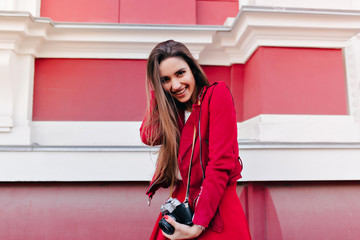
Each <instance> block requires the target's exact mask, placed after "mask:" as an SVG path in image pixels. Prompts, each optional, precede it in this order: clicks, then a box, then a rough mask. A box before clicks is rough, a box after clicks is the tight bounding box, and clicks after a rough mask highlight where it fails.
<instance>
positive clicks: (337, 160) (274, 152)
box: [0, 142, 360, 182]
mask: <svg viewBox="0 0 360 240" xmlns="http://www.w3.org/2000/svg"><path fill="white" fill-rule="evenodd" d="M154 151H156V149H151V148H148V147H104V146H103V147H91V146H84V147H56V146H49V147H44V146H37V145H33V146H7V147H6V146H5V147H4V146H2V147H0V181H6V182H13V181H149V180H150V179H151V177H152V173H153V171H154V166H155V162H156V157H157V156H156V155H155V154H154V153H155V152H154ZM240 156H241V158H242V160H243V163H244V170H243V173H242V175H243V178H242V179H241V180H240V181H243V182H247V181H332V180H360V173H359V171H358V169H359V167H360V161H359V159H360V144H346V145H344V144H338V143H331V144H327V143H322V144H306V145H304V144H288V143H266V144H265V143H254V142H246V143H245V142H244V143H241V144H240Z"/></svg>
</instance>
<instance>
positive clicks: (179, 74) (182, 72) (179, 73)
mask: <svg viewBox="0 0 360 240" xmlns="http://www.w3.org/2000/svg"><path fill="white" fill-rule="evenodd" d="M184 73H185V71H179V72H178V73H177V75H178V76H181V75H183V74H184Z"/></svg>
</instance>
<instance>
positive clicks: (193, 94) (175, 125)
mask: <svg viewBox="0 0 360 240" xmlns="http://www.w3.org/2000/svg"><path fill="white" fill-rule="evenodd" d="M147 79H148V89H147V90H148V91H150V89H152V91H151V94H149V95H151V96H152V99H151V100H150V99H149V101H148V110H147V113H146V116H145V119H144V121H143V124H142V126H141V128H140V133H141V139H142V141H143V142H144V143H145V144H148V145H160V151H159V155H158V159H157V164H156V169H155V173H154V176H153V179H152V181H151V183H150V187H149V189H148V191H147V194H148V196H149V200H151V198H152V197H153V195H154V194H155V192H156V191H157V189H159V188H160V187H164V188H167V187H169V186H170V195H171V198H170V199H169V200H168V201H167V202H166V204H164V205H163V206H162V209H163V210H162V214H164V218H162V217H163V216H162V214H160V215H159V218H158V220H157V224H156V225H155V228H154V230H153V233H152V235H151V237H150V239H151V240H163V239H168V238H169V239H194V238H197V239H206V240H211V239H234V240H240V239H242V240H243V239H245V240H247V239H250V234H249V229H248V225H247V221H246V218H245V215H244V212H243V209H242V206H241V203H240V200H239V198H238V196H237V194H236V181H237V180H238V179H239V178H240V177H241V175H240V173H241V170H242V164H241V161H239V157H238V154H239V148H238V142H237V124H236V113H235V107H234V103H233V99H232V96H231V93H230V91H229V89H228V88H227V86H226V84H225V83H224V82H216V83H214V84H212V85H210V84H209V82H208V80H207V77H206V75H205V74H204V72H203V70H202V69H201V67H200V66H199V64H198V63H197V62H196V60H195V59H194V58H193V56H192V55H191V53H190V52H189V50H188V49H187V48H186V46H185V45H184V44H182V43H179V42H175V41H173V40H169V41H166V42H162V43H159V44H158V45H157V46H156V47H155V48H154V49H153V50H152V52H151V53H150V56H149V59H148V64H147ZM186 111H188V112H191V114H190V116H189V118H188V119H186V120H185V112H186ZM200 126H201V127H200ZM210 129H211V131H210ZM190 149H192V150H191V151H190ZM191 165H192V168H190V167H189V166H191ZM189 169H191V175H190V170H189ZM190 176H191V178H190ZM186 182H187V185H186ZM173 187H175V191H174V192H173V191H172V189H173ZM187 187H188V188H187ZM186 189H187V190H186ZM185 192H186V197H185ZM174 198H176V199H178V200H179V201H184V203H183V204H184V205H181V204H180V202H178V201H176V200H174ZM173 202H176V203H179V204H180V205H176V206H175V209H176V211H175V210H169V211H168V212H167V210H164V209H168V207H169V205H170V208H169V209H171V208H173V207H174V206H172V205H171V204H172V203H173ZM165 205H166V206H165ZM178 206H185V207H184V208H185V209H189V208H190V209H191V211H192V212H193V213H194V215H193V217H192V223H191V221H190V223H189V222H186V223H185V222H183V221H182V217H181V216H182V214H179V215H180V217H179V215H178V217H177V219H173V218H172V217H169V216H168V215H170V214H171V213H172V212H176V213H179V212H178V211H181V210H178ZM176 215H177V214H171V216H176ZM184 215H186V216H187V218H189V217H188V216H191V214H189V213H188V211H186V213H184ZM190 219H191V217H190ZM170 225H171V226H172V227H173V229H174V231H170V230H169V229H171V226H170ZM160 229H161V230H160ZM163 231H164V232H163Z"/></svg>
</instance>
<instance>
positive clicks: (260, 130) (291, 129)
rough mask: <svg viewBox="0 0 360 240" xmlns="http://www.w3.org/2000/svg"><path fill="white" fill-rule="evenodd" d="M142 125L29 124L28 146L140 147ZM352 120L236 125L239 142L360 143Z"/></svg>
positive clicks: (274, 118)
mask: <svg viewBox="0 0 360 240" xmlns="http://www.w3.org/2000/svg"><path fill="white" fill-rule="evenodd" d="M140 125H141V122H136V121H134V122H126V121H122V122H95V121H92V122H81V121H79V122H72V121H61V122H57V121H35V122H32V127H31V132H32V139H31V142H32V143H35V144H39V145H41V146H143V144H142V143H141V141H140V132H139V129H140ZM359 132H360V131H359V125H358V124H357V123H356V122H355V121H354V120H353V118H352V117H351V116H335V115H333V116H331V115H270V114H268V115H267V114H261V115H259V116H257V117H254V118H252V119H249V120H247V121H244V122H241V123H238V140H239V142H240V143H241V142H248V141H254V142H280V143H281V142H282V143H283V142H288V143H300V142H302V143H319V142H327V143H331V142H333V143H341V142H342V143H351V142H360V137H359Z"/></svg>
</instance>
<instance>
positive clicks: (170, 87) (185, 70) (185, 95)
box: [160, 57, 196, 111]
mask: <svg viewBox="0 0 360 240" xmlns="http://www.w3.org/2000/svg"><path fill="white" fill-rule="evenodd" d="M160 76H161V77H160V79H161V82H162V83H163V88H164V90H165V91H167V92H169V93H170V94H171V95H172V96H173V97H174V98H175V99H176V100H178V101H179V102H181V103H185V104H186V110H188V111H191V104H192V103H193V102H195V99H196V96H195V92H196V89H195V88H196V86H195V79H194V75H193V74H192V72H191V69H190V67H189V65H188V64H187V63H186V62H185V61H184V60H182V59H181V58H178V57H169V58H167V59H165V60H163V61H162V62H161V63H160Z"/></svg>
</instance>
